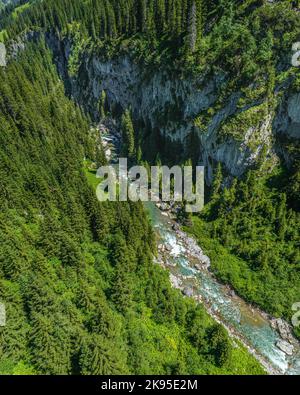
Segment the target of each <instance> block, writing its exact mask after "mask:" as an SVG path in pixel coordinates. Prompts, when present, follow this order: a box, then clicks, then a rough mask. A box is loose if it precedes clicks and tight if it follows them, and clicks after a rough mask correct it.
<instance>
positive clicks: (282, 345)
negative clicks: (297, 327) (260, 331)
mask: <svg viewBox="0 0 300 395" xmlns="http://www.w3.org/2000/svg"><path fill="white" fill-rule="evenodd" d="M276 347H278V348H279V350H281V351H283V352H284V353H285V354H287V355H290V356H292V355H293V353H294V346H293V345H292V344H290V343H288V342H286V341H284V340H279V341H278V342H277V343H276Z"/></svg>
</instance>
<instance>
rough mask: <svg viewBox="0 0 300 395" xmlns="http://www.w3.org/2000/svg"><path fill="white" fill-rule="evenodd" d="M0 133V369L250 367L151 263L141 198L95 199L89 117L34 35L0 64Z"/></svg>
mask: <svg viewBox="0 0 300 395" xmlns="http://www.w3.org/2000/svg"><path fill="white" fill-rule="evenodd" d="M0 131H1V132H0V155H1V161H0V179H1V187H0V197H1V209H0V240H1V241H0V300H1V302H3V303H5V305H6V310H7V325H6V326H5V327H1V328H0V373H1V374H12V373H13V374H42V373H43V374H113V373H114V374H118V373H144V374H147V373H156V374H161V373H194V374H195V373H232V374H233V373H237V374H238V373H246V372H247V373H262V369H261V368H260V367H259V365H258V363H257V362H256V361H255V360H254V359H253V357H251V356H250V355H248V353H247V352H246V351H245V350H244V349H242V348H241V347H237V348H236V347H233V345H232V341H231V340H229V337H228V335H227V333H226V331H224V330H223V329H222V328H220V327H219V326H218V325H216V324H215V323H214V322H213V321H212V319H211V318H209V317H208V315H207V314H206V313H205V311H204V309H203V308H202V307H196V305H195V303H194V302H193V301H191V300H189V299H186V298H183V297H182V296H181V295H180V293H178V292H177V291H175V290H172V289H171V287H170V284H169V279H168V275H167V273H166V272H164V271H163V270H162V269H160V268H159V267H158V266H154V265H153V263H152V255H153V251H154V240H153V234H152V230H151V226H150V223H149V220H148V218H147V216H146V215H145V213H144V209H143V207H142V205H141V204H131V203H106V204H104V203H102V204H100V203H99V202H98V201H97V199H96V196H95V191H94V189H93V187H92V186H90V185H89V182H88V178H87V177H86V172H85V171H84V169H83V167H84V164H83V163H84V161H83V159H84V157H85V158H89V160H92V161H93V160H95V159H96V158H95V156H96V154H97V152H96V149H95V141H94V136H93V134H92V133H90V132H89V121H88V119H87V118H86V117H85V115H84V114H83V113H82V112H81V110H80V109H79V108H78V107H76V105H75V104H74V103H73V102H72V101H70V100H69V99H67V98H66V96H65V94H64V88H63V84H62V82H61V81H60V80H59V78H58V75H57V72H56V70H55V67H54V65H53V64H52V58H51V55H50V53H49V52H48V51H47V49H46V48H45V46H44V44H42V43H40V44H33V45H31V46H28V48H27V50H26V51H25V52H23V53H22V54H21V55H20V57H19V59H18V60H17V61H13V62H11V64H10V65H9V67H7V68H6V69H1V70H0ZM92 177H93V176H91V177H90V178H89V180H90V183H91V184H92V185H93V186H94V187H95V186H96V183H95V182H93V180H92Z"/></svg>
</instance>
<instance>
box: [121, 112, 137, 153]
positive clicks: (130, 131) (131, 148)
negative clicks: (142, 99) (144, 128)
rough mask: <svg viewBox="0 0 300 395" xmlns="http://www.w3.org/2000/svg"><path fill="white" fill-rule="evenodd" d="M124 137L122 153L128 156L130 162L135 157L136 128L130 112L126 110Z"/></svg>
mask: <svg viewBox="0 0 300 395" xmlns="http://www.w3.org/2000/svg"><path fill="white" fill-rule="evenodd" d="M122 135H123V149H122V153H123V155H125V156H127V157H128V159H129V160H133V159H134V156H135V142H134V128H133V123H132V120H131V115H130V111H129V110H126V111H125V113H124V114H123V116H122Z"/></svg>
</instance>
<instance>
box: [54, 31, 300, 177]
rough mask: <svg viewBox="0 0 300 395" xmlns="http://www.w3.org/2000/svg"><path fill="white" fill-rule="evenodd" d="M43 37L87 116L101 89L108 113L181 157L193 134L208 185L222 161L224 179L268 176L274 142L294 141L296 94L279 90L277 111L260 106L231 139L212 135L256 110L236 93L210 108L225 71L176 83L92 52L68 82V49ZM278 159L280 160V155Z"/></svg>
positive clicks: (298, 119)
mask: <svg viewBox="0 0 300 395" xmlns="http://www.w3.org/2000/svg"><path fill="white" fill-rule="evenodd" d="M46 38H47V42H48V44H49V45H50V47H51V49H52V50H53V52H54V57H55V59H56V63H57V66H58V70H59V71H60V74H61V75H62V77H63V79H64V81H65V82H66V86H67V87H68V90H69V91H70V92H69V93H70V94H71V95H72V96H73V97H74V99H75V100H76V101H78V102H79V103H80V104H81V105H83V106H84V107H85V108H86V109H87V110H88V111H89V112H90V113H94V115H95V118H97V113H98V103H99V99H100V96H101V93H102V91H105V92H106V95H107V102H108V105H109V106H110V107H111V108H120V109H123V110H124V109H126V108H131V109H132V113H133V117H134V118H135V120H137V121H139V122H140V123H141V124H143V125H146V126H147V128H148V129H152V130H153V131H156V132H159V134H160V135H161V136H162V137H164V138H166V141H167V142H170V144H171V143H176V145H177V144H179V145H181V147H182V151H183V152H185V151H186V150H188V141H189V137H190V136H191V134H192V133H193V134H195V135H196V136H197V138H198V141H199V142H198V146H197V151H198V155H199V163H201V164H203V165H204V166H205V168H206V182H207V183H208V184H211V182H212V178H213V171H214V167H215V165H214V163H215V162H221V163H223V165H224V168H226V170H227V171H228V173H229V175H231V176H235V177H240V176H242V175H243V174H244V173H245V172H246V171H247V170H248V169H249V168H251V167H253V165H255V164H257V163H258V161H259V163H262V162H263V163H265V165H266V166H265V167H266V169H268V170H270V169H272V168H273V167H274V166H275V165H276V163H277V162H278V157H277V153H278V152H279V153H282V151H284V149H283V148H282V147H281V146H278V144H280V143H278V142H277V139H276V136H277V135H278V134H285V135H288V136H289V137H293V138H294V137H295V138H299V137H300V136H299V135H300V111H299V106H300V94H299V93H295V92H289V89H286V90H285V92H286V94H285V95H284V97H283V99H282V101H281V103H280V105H279V106H278V107H276V108H274V109H272V110H271V109H268V108H267V109H266V111H265V113H264V114H263V115H262V116H261V117H259V118H260V122H259V123H258V124H255V122H254V121H253V122H252V119H250V120H249V124H247V125H245V126H243V127H241V128H240V129H241V130H240V131H239V132H240V133H239V136H238V137H235V136H234V135H233V136H232V135H226V133H225V134H224V133H223V134H222V133H220V130H221V131H222V127H223V125H224V123H226V122H228V121H230V119H231V117H235V116H236V115H237V114H240V113H246V112H247V111H248V110H249V109H250V110H251V108H252V109H253V108H256V107H259V106H260V105H261V104H263V101H259V100H256V101H255V100H254V101H253V102H251V103H248V104H246V105H244V107H241V105H240V99H241V98H242V96H243V94H242V92H239V91H237V92H232V93H231V94H230V95H229V97H226V98H225V99H224V101H223V102H222V103H221V104H220V103H218V98H219V90H220V87H221V86H223V85H224V84H225V85H226V84H227V82H228V81H227V79H228V77H227V75H226V74H225V73H221V72H220V73H219V74H216V75H213V76H209V77H208V76H206V75H198V76H185V77H184V78H183V77H182V76H174V75H170V74H169V73H168V72H167V71H166V70H163V69H159V70H156V71H154V70H153V71H151V70H147V72H145V70H144V69H143V68H142V67H141V66H139V64H137V63H136V62H134V61H133V60H132V59H131V58H130V57H129V55H120V56H117V57H115V58H113V59H103V57H101V54H99V53H97V52H96V51H95V52H93V51H92V52H89V53H87V54H86V56H83V57H82V63H81V65H80V67H79V72H78V75H77V76H75V77H74V76H73V77H72V78H71V77H70V76H69V77H68V59H69V57H70V56H71V54H72V44H70V42H68V41H67V40H65V41H64V42H61V41H59V40H58V39H57V38H56V37H55V36H53V35H52V36H51V35H49V36H48V37H46ZM249 89H255V87H249ZM266 107H268V106H266ZM201 114H208V115H209V116H208V117H207V119H208V120H206V121H204V123H205V125H204V126H203V127H202V126H201V125H202V123H203V122H202V121H201V122H200V126H199V123H198V118H199V116H200V118H201V117H202V115H201ZM204 118H205V117H204ZM201 119H202V118H201ZM284 154H285V155H284V157H285V160H286V161H287V162H288V161H289V158H288V153H285V152H284ZM268 170H267V171H268Z"/></svg>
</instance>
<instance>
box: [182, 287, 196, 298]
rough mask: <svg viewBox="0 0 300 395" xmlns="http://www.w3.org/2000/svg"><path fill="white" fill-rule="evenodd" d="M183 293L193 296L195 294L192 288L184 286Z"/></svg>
mask: <svg viewBox="0 0 300 395" xmlns="http://www.w3.org/2000/svg"><path fill="white" fill-rule="evenodd" d="M183 294H184V295H185V296H188V297H189V298H191V297H192V296H193V295H194V291H193V289H192V288H184V290H183Z"/></svg>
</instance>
